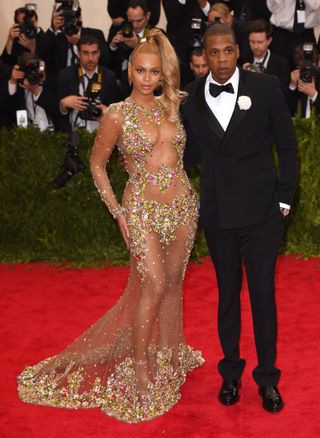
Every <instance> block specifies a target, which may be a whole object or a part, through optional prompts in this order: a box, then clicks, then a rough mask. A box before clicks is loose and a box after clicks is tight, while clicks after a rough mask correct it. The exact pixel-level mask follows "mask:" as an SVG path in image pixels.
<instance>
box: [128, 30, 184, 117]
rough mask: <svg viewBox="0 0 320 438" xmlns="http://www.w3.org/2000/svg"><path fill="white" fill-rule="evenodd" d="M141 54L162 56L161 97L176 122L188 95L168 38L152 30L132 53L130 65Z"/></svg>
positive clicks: (166, 110)
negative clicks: (184, 89)
mask: <svg viewBox="0 0 320 438" xmlns="http://www.w3.org/2000/svg"><path fill="white" fill-rule="evenodd" d="M139 53H156V54H159V55H160V59H161V70H162V94H161V95H160V96H159V100H160V102H161V103H162V104H163V106H164V109H165V112H166V114H167V116H168V118H169V120H170V121H176V120H177V116H178V114H179V106H180V102H181V100H182V99H183V98H185V97H186V96H187V93H185V92H184V91H181V90H180V68H179V61H178V58H177V55H176V52H175V51H174V48H173V47H172V45H171V44H170V42H169V40H168V38H167V37H166V36H165V34H164V33H163V32H162V31H161V30H160V29H156V28H154V29H150V30H149V32H148V33H147V36H146V38H142V40H141V42H140V43H139V44H138V46H137V47H136V48H135V49H134V51H133V52H132V55H131V58H130V63H132V62H133V59H134V58H135V57H136V56H137V55H138V54H139Z"/></svg>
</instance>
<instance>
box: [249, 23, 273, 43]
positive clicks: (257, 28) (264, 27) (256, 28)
mask: <svg viewBox="0 0 320 438" xmlns="http://www.w3.org/2000/svg"><path fill="white" fill-rule="evenodd" d="M250 33H265V34H266V37H267V39H269V38H271V36H272V25H271V23H270V22H269V21H266V20H252V21H249V23H248V35H250Z"/></svg>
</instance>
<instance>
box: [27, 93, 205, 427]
mask: <svg viewBox="0 0 320 438" xmlns="http://www.w3.org/2000/svg"><path fill="white" fill-rule="evenodd" d="M115 144H117V145H118V148H119V150H120V152H121V153H122V154H123V155H124V156H125V159H126V163H127V171H128V173H129V179H128V182H127V185H126V188H125V191H124V194H123V199H122V205H121V206H120V205H119V203H118V201H117V199H116V197H115V195H114V193H113V191H112V188H111V185H110V182H109V179H108V176H107V173H106V169H105V167H106V162H107V161H108V159H109V157H110V155H111V153H112V150H113V148H114V145H115ZM184 145H185V132H184V129H183V126H182V124H181V122H180V121H179V120H177V121H176V123H173V122H170V121H169V120H168V118H167V117H166V116H165V113H164V109H163V106H162V105H161V104H160V103H159V102H157V106H156V108H155V109H154V110H150V111H148V110H146V109H144V108H142V107H140V106H139V105H138V104H136V103H135V102H134V101H133V100H132V99H131V98H128V99H126V100H125V101H123V102H119V103H117V104H113V105H111V106H110V107H109V108H108V110H107V112H106V114H105V115H104V117H103V120H102V122H101V126H100V129H99V131H98V133H97V137H96V139H95V143H94V147H93V152H92V159H91V163H92V172H93V177H94V182H95V185H96V187H97V189H98V191H99V193H100V195H101V198H102V200H103V201H104V202H105V204H106V205H107V207H108V208H109V210H110V212H111V213H112V214H113V216H114V217H118V215H119V214H121V213H123V214H124V216H125V218H126V222H127V225H128V229H129V250H130V256H131V270H130V276H129V279H128V283H127V286H126V289H125V291H124V293H123V295H122V296H121V298H120V299H119V301H118V302H117V304H116V305H115V306H114V307H112V308H111V309H110V310H109V311H107V313H105V314H104V315H103V316H102V317H101V318H100V319H99V320H98V321H97V322H96V323H95V324H93V325H92V326H91V327H90V328H89V329H88V330H86V331H85V332H84V333H83V334H82V335H81V336H80V337H79V338H77V339H76V340H75V341H74V342H73V343H72V344H70V345H69V346H68V347H67V348H66V349H65V350H64V351H62V352H61V353H60V354H58V355H56V356H53V357H50V358H48V359H46V360H44V361H42V362H39V363H38V364H36V365H34V366H27V367H26V368H25V369H24V371H23V372H22V373H21V374H20V376H18V392H19V397H20V398H21V400H23V401H24V402H27V403H33V404H40V405H47V406H55V407H61V408H70V409H77V408H100V409H101V410H102V411H103V412H105V413H106V414H108V415H110V416H113V417H115V418H118V419H119V420H122V421H125V422H128V423H138V422H141V421H146V420H150V419H152V418H155V417H157V416H159V415H162V414H163V413H165V412H166V411H168V410H169V409H170V408H171V407H172V406H173V405H174V404H175V403H177V401H178V400H179V399H180V386H181V385H182V384H183V383H184V381H185V378H186V374H187V373H188V372H189V371H191V370H193V369H194V368H196V367H198V366H200V365H202V364H203V362H204V360H203V358H202V356H201V353H200V352H199V351H197V350H194V349H192V348H191V347H190V346H189V345H187V344H186V342H185V338H184V333H183V322H182V282H183V278H184V274H185V270H186V267H187V263H188V259H189V256H190V252H191V249H192V245H193V242H194V237H195V232H196V227H197V219H198V206H199V201H198V196H197V194H196V193H195V192H194V191H193V189H192V188H191V186H190V182H189V180H188V178H187V176H186V173H185V172H184V170H183V164H182V155H183V150H184Z"/></svg>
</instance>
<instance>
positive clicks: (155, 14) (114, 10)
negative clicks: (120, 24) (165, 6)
mask: <svg viewBox="0 0 320 438" xmlns="http://www.w3.org/2000/svg"><path fill="white" fill-rule="evenodd" d="M146 2H147V3H148V6H149V10H150V12H151V15H150V20H149V23H150V24H151V26H156V25H157V23H158V21H159V18H160V9H161V0H146ZM128 3H129V0H109V1H108V13H109V15H110V17H111V18H118V17H123V18H126V10H127V4H128Z"/></svg>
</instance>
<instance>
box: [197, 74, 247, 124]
mask: <svg viewBox="0 0 320 438" xmlns="http://www.w3.org/2000/svg"><path fill="white" fill-rule="evenodd" d="M210 83H213V84H217V85H226V84H229V83H231V84H232V86H233V90H234V93H227V92H226V91H223V92H222V93H220V94H219V96H217V97H213V96H211V94H210V91H209V86H210ZM238 88H239V69H238V67H236V69H235V71H234V73H233V75H232V76H231V78H230V79H229V80H228V81H227V82H226V83H225V84H219V83H218V82H216V81H215V80H214V79H213V78H212V75H211V73H209V75H208V77H207V80H206V83H205V86H204V96H205V99H206V102H207V104H208V105H209V108H210V109H211V111H212V112H213V114H214V115H215V117H216V119H217V120H218V122H219V123H220V125H221V126H222V128H223V130H224V131H226V130H227V127H228V125H229V122H230V119H231V116H232V113H233V111H234V107H235V105H236V101H237V96H238Z"/></svg>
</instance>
